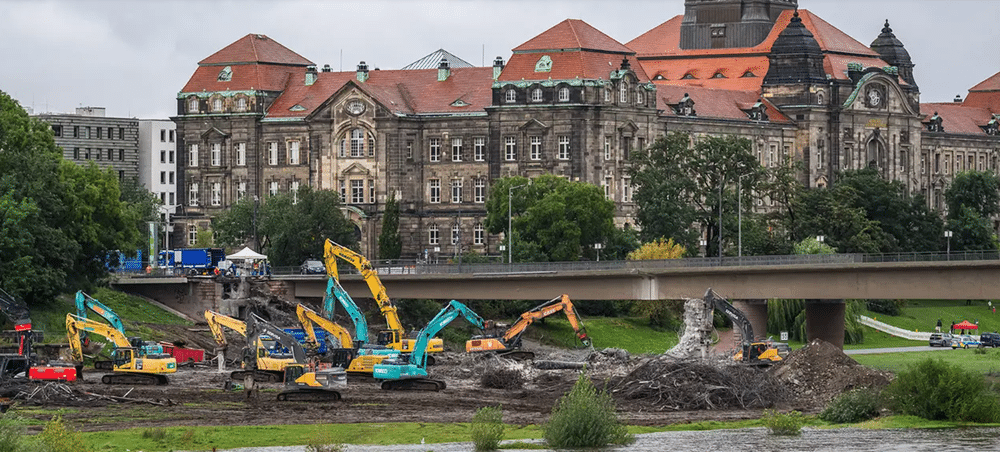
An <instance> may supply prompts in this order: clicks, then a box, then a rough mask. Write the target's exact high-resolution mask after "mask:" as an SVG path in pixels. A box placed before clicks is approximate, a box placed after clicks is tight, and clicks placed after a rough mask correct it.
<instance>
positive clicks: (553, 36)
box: [514, 19, 635, 54]
mask: <svg viewBox="0 0 1000 452" xmlns="http://www.w3.org/2000/svg"><path fill="white" fill-rule="evenodd" d="M569 49H583V50H599V51H602V52H618V53H629V54H631V53H635V52H634V51H633V50H632V49H630V48H628V47H626V46H624V45H622V44H621V43H620V42H618V41H616V40H614V38H612V37H610V36H608V35H606V34H604V33H603V32H601V31H600V30H598V29H596V28H594V27H592V26H591V25H590V24H588V23H586V22H584V21H582V20H579V19H566V20H564V21H562V22H559V23H558V24H556V25H555V26H553V27H552V28H549V29H548V30H545V31H544V32H542V33H541V34H540V35H538V36H535V37H534V38H531V40H529V41H528V42H525V43H524V44H521V45H519V46H517V47H515V48H514V53H518V52H529V51H549V50H569Z"/></svg>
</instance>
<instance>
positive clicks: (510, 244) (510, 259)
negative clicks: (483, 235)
mask: <svg viewBox="0 0 1000 452" xmlns="http://www.w3.org/2000/svg"><path fill="white" fill-rule="evenodd" d="M528 185H531V180H528V182H527V183H524V184H521V185H511V186H510V187H508V188H507V263H508V264H512V263H514V231H513V230H512V229H511V217H512V216H513V213H511V211H510V208H511V207H510V198H511V197H512V196H514V189H515V188H522V187H527V186H528Z"/></svg>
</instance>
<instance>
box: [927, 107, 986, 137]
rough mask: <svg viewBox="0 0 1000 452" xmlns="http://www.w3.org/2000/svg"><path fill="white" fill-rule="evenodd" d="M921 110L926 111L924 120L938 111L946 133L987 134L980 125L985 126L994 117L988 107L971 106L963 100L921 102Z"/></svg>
mask: <svg viewBox="0 0 1000 452" xmlns="http://www.w3.org/2000/svg"><path fill="white" fill-rule="evenodd" d="M920 111H922V112H924V113H925V116H924V119H923V122H927V121H928V120H930V118H931V116H933V115H934V113H937V114H938V116H940V117H941V120H942V121H941V126H943V127H944V131H945V133H960V134H969V135H986V132H984V131H983V129H982V128H980V126H985V125H986V123H988V122H989V121H990V119H992V117H993V114H992V113H991V112H990V111H989V110H988V109H986V108H979V107H970V106H968V105H965V104H963V103H961V102H941V103H927V104H920Z"/></svg>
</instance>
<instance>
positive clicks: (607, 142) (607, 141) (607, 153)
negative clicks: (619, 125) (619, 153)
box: [604, 137, 611, 160]
mask: <svg viewBox="0 0 1000 452" xmlns="http://www.w3.org/2000/svg"><path fill="white" fill-rule="evenodd" d="M604 160H611V137H604Z"/></svg>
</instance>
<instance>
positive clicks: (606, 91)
mask: <svg viewBox="0 0 1000 452" xmlns="http://www.w3.org/2000/svg"><path fill="white" fill-rule="evenodd" d="M604 101H605V102H611V88H610V87H608V88H604Z"/></svg>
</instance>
